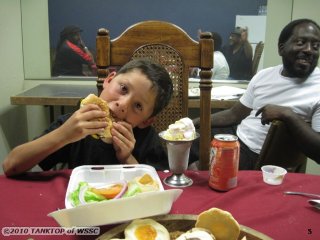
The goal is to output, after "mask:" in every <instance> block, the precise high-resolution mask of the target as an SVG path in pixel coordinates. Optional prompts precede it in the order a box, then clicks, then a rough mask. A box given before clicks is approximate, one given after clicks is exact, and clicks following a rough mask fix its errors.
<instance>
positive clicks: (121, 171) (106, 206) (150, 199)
mask: <svg viewBox="0 0 320 240" xmlns="http://www.w3.org/2000/svg"><path fill="white" fill-rule="evenodd" d="M145 173H148V174H149V175H150V176H152V177H153V179H155V180H156V181H157V182H158V184H159V188H160V191H156V192H146V193H141V194H138V195H136V196H134V197H128V198H121V199H114V200H109V201H102V202H97V203H90V204H85V205H81V206H77V207H73V206H72V205H71V202H70V201H69V198H68V196H69V194H70V193H71V192H73V191H74V190H75V189H76V188H77V187H78V184H79V182H80V181H85V182H88V183H89V185H95V184H99V183H114V182H116V181H119V180H132V179H134V178H135V177H138V176H142V175H143V174H145ZM181 193H182V190H181V189H170V190H164V188H163V185H162V183H161V180H160V178H159V176H158V174H157V172H156V170H155V169H154V168H153V167H151V166H149V165H144V164H137V165H99V166H92V165H86V166H80V167H77V168H75V169H74V170H73V171H72V174H71V177H70V180H69V184H68V188H67V192H66V197H65V206H66V208H65V209H61V210H57V211H54V212H52V213H49V216H51V217H53V218H54V219H55V220H56V221H57V222H58V223H59V224H60V226H62V227H80V226H81V227H84V226H100V225H106V224H114V223H120V222H125V221H129V220H133V219H136V218H143V217H149V216H155V215H161V214H167V213H169V212H170V210H171V206H172V204H173V202H174V201H175V200H176V199H177V198H178V197H179V196H180V194H181Z"/></svg>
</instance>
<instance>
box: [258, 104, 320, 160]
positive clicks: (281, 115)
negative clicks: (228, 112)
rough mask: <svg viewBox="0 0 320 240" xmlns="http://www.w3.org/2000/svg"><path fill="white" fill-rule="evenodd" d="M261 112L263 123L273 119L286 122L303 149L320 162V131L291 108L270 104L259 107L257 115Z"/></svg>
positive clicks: (306, 153)
mask: <svg viewBox="0 0 320 240" xmlns="http://www.w3.org/2000/svg"><path fill="white" fill-rule="evenodd" d="M259 114H261V123H262V124H270V123H271V122H272V121H273V120H281V121H283V122H285V123H286V126H287V127H288V129H289V131H290V133H291V134H292V137H293V138H294V139H295V142H296V143H297V145H298V147H299V148H300V149H301V151H302V152H303V153H304V154H305V155H306V156H307V157H309V158H311V159H313V160H315V161H316V162H317V163H318V164H320V151H319V149H320V133H319V132H316V131H314V130H313V129H312V128H311V126H310V125H309V124H308V123H306V122H305V121H304V120H303V119H302V118H301V117H299V115H297V114H296V113H295V112H293V111H292V110H291V108H289V107H283V106H277V105H271V104H270V105H266V106H264V107H263V108H261V109H259V110H258V111H257V113H256V116H258V115H259Z"/></svg>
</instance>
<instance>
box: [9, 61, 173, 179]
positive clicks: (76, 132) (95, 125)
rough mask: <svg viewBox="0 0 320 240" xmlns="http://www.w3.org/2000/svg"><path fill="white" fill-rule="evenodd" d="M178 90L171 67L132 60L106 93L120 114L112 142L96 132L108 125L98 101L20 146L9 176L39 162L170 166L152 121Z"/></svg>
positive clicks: (51, 164) (107, 85) (13, 155)
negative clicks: (171, 77)
mask: <svg viewBox="0 0 320 240" xmlns="http://www.w3.org/2000/svg"><path fill="white" fill-rule="evenodd" d="M172 92H173V86H172V81H171V79H170V76H169V74H168V72H167V71H166V70H165V69H164V68H163V67H162V66H161V65H159V64H157V63H153V62H151V61H149V60H143V59H141V60H132V61H130V62H129V63H127V64H126V65H124V66H123V67H122V68H121V69H120V70H119V71H118V72H117V73H116V74H114V73H112V74H110V75H109V76H108V77H107V78H106V79H105V80H104V84H103V91H102V93H101V95H100V97H101V98H102V99H104V100H105V101H107V102H108V106H109V109H110V111H111V113H112V115H113V116H114V118H115V119H116V122H114V123H113V126H112V129H111V134H112V141H113V143H112V144H107V143H105V142H103V141H101V140H100V139H96V138H94V137H92V136H91V135H92V134H98V133H99V132H100V131H103V129H104V128H105V127H106V126H107V123H106V122H104V121H98V120H97V119H99V118H103V117H106V113H105V112H104V111H102V110H101V109H100V108H99V107H98V106H97V105H95V104H88V105H84V106H83V107H81V108H80V109H79V110H77V111H76V112H74V113H73V114H66V115H64V116H62V117H60V118H59V119H58V120H57V121H56V122H54V123H53V124H51V126H50V127H49V128H48V129H47V130H46V131H45V132H44V134H43V135H42V136H40V137H39V138H37V139H35V140H33V141H30V142H27V143H24V144H22V145H20V146H17V147H15V148H14V149H13V150H12V151H11V152H10V153H9V154H8V156H7V157H6V159H5V160H4V162H3V170H4V173H5V174H6V175H7V176H11V175H16V174H19V173H23V172H25V171H28V170H29V169H31V168H32V167H34V166H35V165H37V164H39V166H40V167H41V168H42V169H43V170H49V169H51V168H52V167H54V166H55V165H56V164H57V163H59V162H63V163H68V167H69V168H74V167H77V166H80V165H108V164H137V163H145V164H150V165H153V166H154V167H155V168H156V169H168V166H167V164H168V160H167V156H166V153H165V150H164V149H163V148H162V145H161V142H160V139H159V137H158V134H157V133H156V132H155V130H154V128H152V127H151V126H150V125H151V123H152V122H153V120H154V117H155V116H156V115H157V114H158V113H159V112H160V111H161V110H162V109H163V108H164V107H165V106H166V105H167V104H168V103H169V101H170V99H171V95H172Z"/></svg>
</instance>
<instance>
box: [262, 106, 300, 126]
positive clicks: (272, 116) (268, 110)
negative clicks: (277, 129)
mask: <svg viewBox="0 0 320 240" xmlns="http://www.w3.org/2000/svg"><path fill="white" fill-rule="evenodd" d="M260 114H261V123H262V125H265V124H270V123H271V122H272V121H273V120H283V121H285V119H286V118H288V117H289V116H290V115H292V114H294V112H293V111H292V110H291V108H289V107H284V106H278V105H273V104H268V105H266V106H264V107H262V108H260V109H259V110H258V111H257V112H256V117H257V116H259V115H260Z"/></svg>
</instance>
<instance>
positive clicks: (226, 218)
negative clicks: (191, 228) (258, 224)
mask: <svg viewBox="0 0 320 240" xmlns="http://www.w3.org/2000/svg"><path fill="white" fill-rule="evenodd" d="M195 226H196V227H197V228H205V229H208V230H209V231H210V232H211V233H212V234H213V235H214V236H215V238H216V239H217V240H237V239H238V237H239V234H240V225H239V224H238V222H237V221H236V220H235V219H234V218H233V216H232V215H231V213H229V212H227V211H224V210H221V209H219V208H211V209H209V210H207V211H204V212H202V213H200V215H199V216H198V218H197V222H196V225H195Z"/></svg>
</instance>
